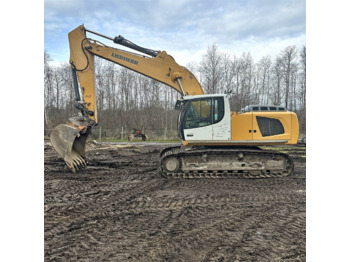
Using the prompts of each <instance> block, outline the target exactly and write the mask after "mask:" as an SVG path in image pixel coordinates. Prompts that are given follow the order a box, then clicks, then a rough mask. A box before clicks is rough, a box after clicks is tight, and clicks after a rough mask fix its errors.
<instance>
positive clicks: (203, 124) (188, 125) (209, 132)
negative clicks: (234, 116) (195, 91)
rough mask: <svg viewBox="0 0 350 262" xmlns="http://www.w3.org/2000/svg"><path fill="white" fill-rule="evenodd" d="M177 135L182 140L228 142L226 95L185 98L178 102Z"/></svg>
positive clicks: (228, 123)
mask: <svg viewBox="0 0 350 262" xmlns="http://www.w3.org/2000/svg"><path fill="white" fill-rule="evenodd" d="M175 109H178V110H180V114H179V118H178V135H179V137H180V138H181V139H182V140H185V141H186V140H203V141H208V140H209V141H210V140H229V139H230V134H231V124H230V123H231V122H230V106H229V103H228V99H227V96H226V95H198V96H185V97H183V99H181V100H178V101H177V102H176V105H175Z"/></svg>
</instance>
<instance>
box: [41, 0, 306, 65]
mask: <svg viewBox="0 0 350 262" xmlns="http://www.w3.org/2000/svg"><path fill="white" fill-rule="evenodd" d="M81 24H84V25H85V27H86V28H88V29H91V30H93V31H96V32H99V33H102V34H104V35H107V36H110V37H114V36H117V35H122V36H124V37H125V38H126V39H128V40H130V41H132V42H134V43H136V44H138V45H140V46H143V47H147V48H150V49H155V50H165V51H167V53H168V54H170V55H172V56H173V57H174V58H175V60H176V61H177V62H178V63H179V64H181V65H184V66H185V65H186V64H188V63H189V62H197V63H199V62H200V60H201V58H202V55H203V54H205V53H206V51H207V49H208V47H209V46H211V45H212V44H214V43H215V44H216V45H217V46H218V48H219V50H221V51H225V52H227V53H229V54H231V55H232V56H233V55H237V56H241V55H242V53H243V52H250V53H251V55H252V56H253V58H254V60H255V62H257V61H258V60H259V59H260V58H261V57H262V56H265V55H271V56H272V57H274V56H275V55H277V54H279V53H280V51H281V50H282V49H284V48H285V47H287V46H290V45H295V46H296V47H297V48H298V49H300V48H301V47H302V46H303V45H304V44H305V43H306V39H305V38H306V36H305V35H306V7H305V0H280V1H278V0H235V1H234V0H227V1H224V0H216V1H212V0H210V1H208V0H205V1H203V0H191V1H190V0H188V1H186V0H177V1H168V0H162V1H152V0H127V1H121V0H104V1H98V0H60V1H57V0H45V1H44V28H45V31H44V39H45V43H44V48H45V50H46V51H47V52H48V53H49V54H50V56H51V58H53V59H54V61H55V63H58V64H59V63H61V62H68V60H69V47H68V32H70V31H71V30H73V29H74V28H76V27H77V26H79V25H81ZM104 43H105V44H107V45H110V46H115V45H114V44H113V43H112V42H109V41H108V40H106V41H104Z"/></svg>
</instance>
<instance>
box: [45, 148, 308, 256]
mask: <svg viewBox="0 0 350 262" xmlns="http://www.w3.org/2000/svg"><path fill="white" fill-rule="evenodd" d="M166 146H167V145H165V144H140V143H132V144H131V146H127V145H120V144H119V145H117V144H113V145H111V144H98V145H95V144H92V143H90V144H89V145H88V146H87V158H88V161H89V166H88V167H87V168H85V169H84V170H83V171H81V172H80V173H77V174H73V173H71V172H70V171H69V170H68V168H67V167H66V166H65V164H64V162H63V161H62V160H61V158H59V157H58V155H57V154H56V153H55V151H54V150H53V149H52V148H50V147H48V148H45V161H44V169H45V203H44V204H45V213H44V215H45V232H44V237H45V246H44V249H45V250H44V252H45V261H184V262H185V261H305V256H306V254H305V253H306V249H305V241H306V232H305V231H306V229H305V223H306V221H305V198H306V197H305V187H306V181H305V180H306V174H305V160H306V159H305V147H303V146H295V147H277V148H276V149H277V150H282V151H283V152H288V153H289V154H290V155H291V156H292V157H293V159H294V163H295V173H294V175H292V176H290V177H286V178H268V179H254V180H252V179H166V178H163V177H161V176H159V175H158V174H157V166H158V154H159V151H160V150H161V149H162V148H164V147H166Z"/></svg>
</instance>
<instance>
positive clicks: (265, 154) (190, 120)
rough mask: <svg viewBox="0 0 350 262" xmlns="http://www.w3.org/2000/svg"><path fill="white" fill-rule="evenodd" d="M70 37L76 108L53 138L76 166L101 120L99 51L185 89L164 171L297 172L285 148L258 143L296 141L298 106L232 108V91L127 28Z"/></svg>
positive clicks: (185, 174)
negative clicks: (213, 89)
mask: <svg viewBox="0 0 350 262" xmlns="http://www.w3.org/2000/svg"><path fill="white" fill-rule="evenodd" d="M87 33H89V35H90V34H91V35H95V36H99V37H101V38H104V39H108V40H110V41H112V42H114V43H115V44H118V45H121V46H124V47H127V48H129V49H132V50H133V51H132V52H129V51H125V50H122V49H120V48H115V47H110V46H107V45H105V44H103V43H101V42H100V41H97V40H94V39H93V38H89V37H87ZM68 38H69V47H70V65H71V68H72V74H73V80H74V81H73V82H74V90H75V100H76V101H75V107H76V108H77V109H78V110H79V115H77V116H74V117H71V118H69V119H68V121H67V123H66V124H61V125H58V126H57V127H55V128H54V129H53V130H52V132H51V134H50V140H51V143H52V145H53V147H54V149H55V150H56V151H57V153H58V154H59V155H60V156H61V157H62V158H63V159H64V161H65V162H66V164H67V165H68V167H69V168H70V169H71V171H73V172H76V171H78V170H80V169H81V168H84V167H85V166H86V165H87V160H86V155H85V144H86V140H87V138H88V136H89V134H90V133H91V130H92V128H93V127H94V126H96V125H97V124H98V115H97V108H96V87H95V74H94V57H95V56H98V57H100V58H103V59H106V60H108V61H111V62H113V63H116V64H118V65H120V66H123V67H126V68H128V69H131V70H133V71H135V72H138V73H140V74H142V75H145V76H147V77H150V78H152V79H155V80H157V81H159V82H161V83H163V84H165V85H166V86H169V87H171V88H173V89H175V90H176V91H178V92H179V93H180V94H181V98H180V99H179V100H178V101H177V102H176V105H175V108H176V109H177V110H179V116H178V135H179V137H180V138H181V140H182V145H181V146H175V147H169V148H165V149H164V150H163V151H162V152H161V153H160V158H159V172H160V174H161V175H163V176H166V177H176V178H177V177H181V178H200V177H206V178H224V177H243V178H263V177H283V176H287V175H290V174H291V173H292V172H293V169H294V165H293V161H292V159H291V158H290V157H289V156H288V155H286V154H283V153H280V152H277V151H268V150H262V149H260V147H259V146H266V145H290V144H296V143H297V140H298V135H299V124H298V119H297V116H296V114H295V113H293V112H289V111H287V110H286V109H284V108H283V107H276V106H260V105H256V106H248V107H246V108H245V109H244V110H242V111H241V112H231V110H230V104H229V95H228V94H204V91H203V89H202V87H201V85H200V83H199V82H198V80H197V79H196V77H195V76H194V75H193V74H192V73H191V72H190V71H189V70H187V69H186V68H185V67H182V66H180V65H178V64H177V63H176V62H175V60H174V58H173V57H171V56H170V55H168V54H167V53H166V52H165V51H155V50H152V49H147V48H143V47H141V46H138V45H136V44H134V43H132V42H131V41H129V40H126V39H125V38H123V37H122V36H117V37H114V38H111V37H108V36H105V35H103V34H100V33H97V32H94V31H91V30H88V29H86V28H85V27H84V25H81V26H79V27H77V28H76V29H74V30H73V31H71V32H70V33H69V34H68ZM95 38H96V37H95ZM124 49H125V48H124ZM80 93H81V96H82V97H81V96H80Z"/></svg>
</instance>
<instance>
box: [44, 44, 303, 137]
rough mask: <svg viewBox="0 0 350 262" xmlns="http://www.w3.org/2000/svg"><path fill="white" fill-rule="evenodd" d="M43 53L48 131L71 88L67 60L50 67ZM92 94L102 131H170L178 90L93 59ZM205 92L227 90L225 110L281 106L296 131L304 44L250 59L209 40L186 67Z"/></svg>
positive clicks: (68, 104)
mask: <svg viewBox="0 0 350 262" xmlns="http://www.w3.org/2000/svg"><path fill="white" fill-rule="evenodd" d="M51 60H52V59H51V57H50V54H49V53H47V52H46V51H45V52H44V88H45V91H44V96H45V97H44V102H45V104H44V126H45V129H46V130H50V129H52V128H53V127H55V126H56V125H58V124H62V123H65V122H66V121H67V119H68V118H69V117H70V116H72V115H73V114H77V110H76V109H75V108H74V101H75V97H74V89H73V79H72V73H71V68H70V65H69V64H68V63H65V64H61V65H60V66H52V65H50V61H51ZM95 64H96V70H95V76H96V90H97V91H96V92H97V94H96V95H97V107H98V116H99V126H101V127H102V128H104V129H118V128H121V127H123V128H124V129H125V130H128V129H132V128H137V129H141V130H163V131H165V132H167V131H171V130H176V128H177V115H178V112H177V111H176V110H174V105H175V102H176V100H177V99H178V98H179V97H180V94H179V93H178V92H177V91H175V90H173V89H172V88H169V87H168V86H165V85H164V84H162V83H159V82H157V81H155V80H152V79H150V78H148V77H145V76H143V75H140V74H138V73H136V72H133V71H131V70H128V69H126V68H123V67H121V66H119V65H117V64H114V63H112V62H109V61H106V60H104V59H101V58H98V57H96V59H95ZM186 67H187V69H189V70H190V71H191V72H192V73H194V74H195V76H196V77H197V78H198V80H199V82H200V83H201V85H202V87H203V89H204V91H205V93H206V94H215V93H224V92H228V91H231V92H232V95H231V98H230V103H231V110H232V111H237V112H238V111H240V110H241V109H242V108H243V107H245V106H246V105H251V104H265V105H267V104H271V105H282V106H285V107H286V108H287V109H289V110H291V111H293V112H296V113H297V115H298V118H299V124H300V130H301V132H304V131H305V129H306V46H303V47H302V49H301V50H298V49H297V48H296V47H295V46H288V47H286V48H285V49H283V50H281V51H280V53H279V55H277V56H276V57H275V58H272V57H271V56H270V55H266V56H264V57H262V58H261V59H260V60H259V61H257V62H254V60H253V58H252V56H251V54H250V53H243V54H242V55H241V56H236V55H233V56H232V55H230V54H229V53H227V52H223V51H220V50H219V48H218V46H217V45H215V44H213V45H211V46H209V47H208V49H207V52H206V53H205V54H204V55H203V56H202V59H201V60H200V61H199V63H196V62H192V63H189V64H188V65H186Z"/></svg>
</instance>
